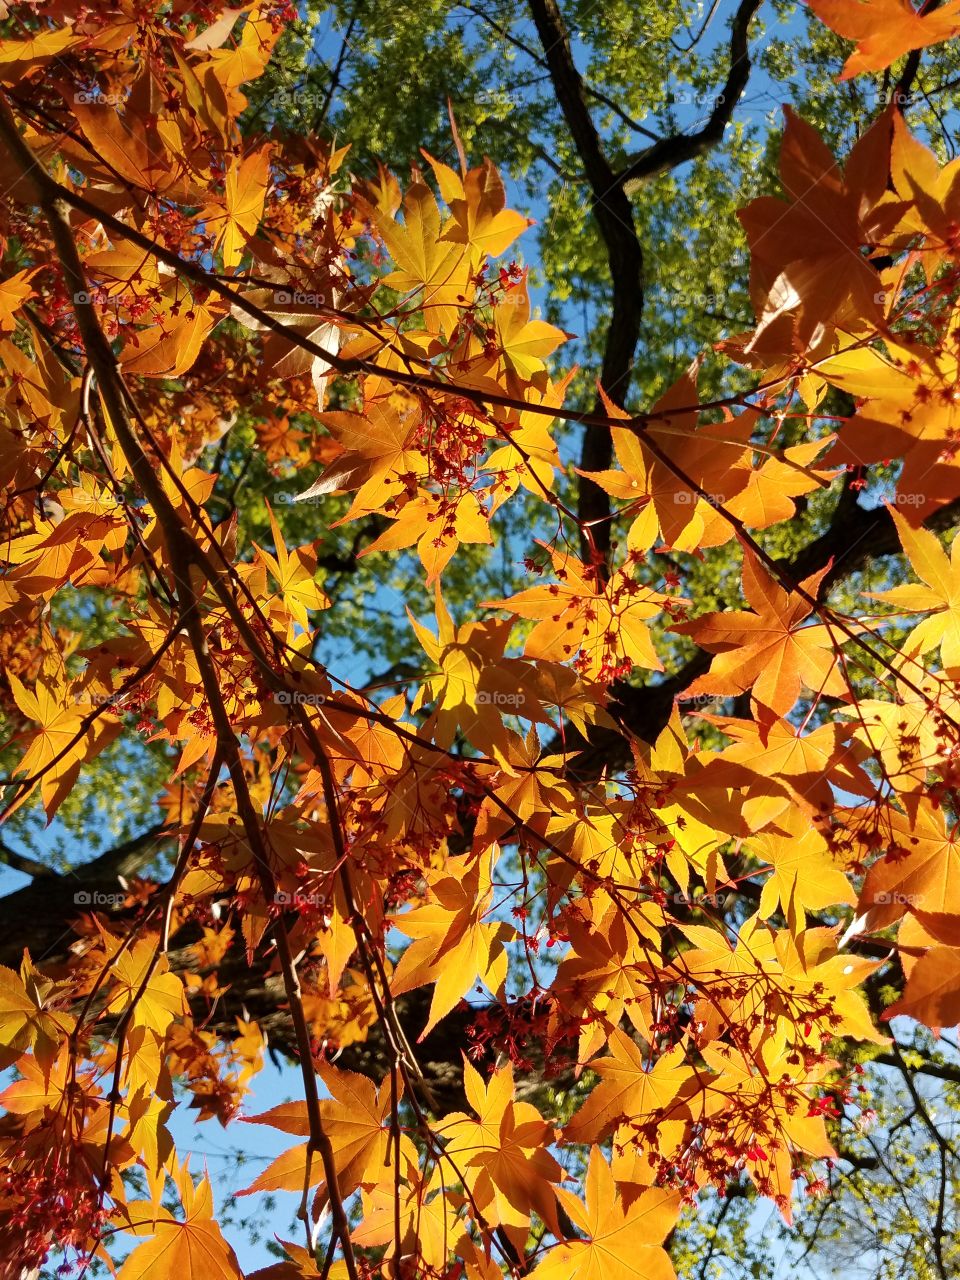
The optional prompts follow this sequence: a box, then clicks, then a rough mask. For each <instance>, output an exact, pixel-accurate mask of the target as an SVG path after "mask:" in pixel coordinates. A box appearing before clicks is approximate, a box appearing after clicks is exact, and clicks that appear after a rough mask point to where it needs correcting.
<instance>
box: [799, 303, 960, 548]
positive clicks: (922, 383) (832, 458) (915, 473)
mask: <svg viewBox="0 0 960 1280" xmlns="http://www.w3.org/2000/svg"><path fill="white" fill-rule="evenodd" d="M958 317H960V308H954V310H953V317H952V318H951V320H950V321H948V323H956V320H957V318H958ZM817 368H818V372H820V373H822V374H823V376H824V377H825V378H826V379H827V381H829V382H830V383H831V384H832V385H833V386H837V387H840V388H841V390H843V391H847V392H849V393H850V394H851V395H853V396H857V397H858V398H860V399H861V404H860V407H859V409H858V410H857V412H856V413H855V414H854V415H853V417H852V418H850V419H848V421H847V422H846V423H845V424H844V426H843V427H842V429H841V431H840V433H839V439H838V441H837V444H836V445H835V446H834V447H833V448H832V449H831V450H830V452H829V453H828V454H827V456H826V461H827V462H828V463H831V464H833V463H836V464H840V465H844V466H862V465H865V464H870V463H874V462H881V461H888V460H890V459H893V458H902V459H903V466H902V467H901V469H900V474H899V476H898V478H897V492H896V498H895V505H896V508H897V510H898V512H899V513H900V514H901V515H903V516H906V517H907V518H908V519H909V521H910V523H911V524H913V525H920V524H922V523H923V522H924V521H925V520H927V519H928V518H929V516H930V515H932V514H933V513H934V512H935V511H937V510H938V509H940V508H941V507H944V506H946V504H947V503H949V502H952V501H953V500H954V499H955V497H956V494H957V468H956V465H955V458H956V441H957V439H958V437H960V402H958V401H956V400H955V399H954V398H953V389H954V388H955V387H956V385H957V381H958V379H960V360H958V355H957V351H956V349H955V348H954V347H953V346H952V344H940V345H939V346H938V347H937V348H936V349H935V350H934V349H930V348H927V347H924V346H923V345H922V344H919V343H901V342H898V341H897V340H896V339H895V338H894V337H893V336H892V335H891V336H890V337H888V338H887V339H886V340H885V342H884V349H883V350H877V349H875V348H870V347H861V348H857V349H855V350H852V351H845V352H844V353H843V354H842V355H837V356H833V357H831V358H829V359H826V360H824V361H821V362H820V363H819V364H818V366H817Z"/></svg>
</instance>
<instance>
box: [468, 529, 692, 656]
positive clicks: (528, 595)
mask: <svg viewBox="0 0 960 1280" xmlns="http://www.w3.org/2000/svg"><path fill="white" fill-rule="evenodd" d="M550 558H551V560H552V561H553V567H554V572H555V573H556V575H557V577H558V578H559V579H560V581H559V582H557V583H549V584H547V583H544V584H543V585H541V586H536V587H528V588H527V589H526V590H525V591H520V592H518V593H517V594H516V595H515V596H511V597H510V598H509V599H507V600H485V601H484V602H483V605H482V606H481V607H482V608H485V609H504V610H506V611H507V612H508V613H515V614H517V615H518V616H519V617H521V618H533V619H536V620H537V625H536V626H535V627H534V628H533V630H532V631H531V632H530V634H529V636H528V637H527V642H526V644H525V646H524V650H523V652H524V655H525V656H526V657H529V658H547V659H554V660H556V661H558V662H563V661H564V660H565V659H569V658H571V657H576V656H577V655H578V654H579V659H578V661H577V664H576V665H577V670H578V671H580V672H581V674H583V675H587V676H590V677H591V678H599V679H600V680H604V679H609V678H610V677H611V675H612V674H613V672H614V671H616V670H617V669H618V668H620V667H626V668H628V669H629V668H632V667H633V666H639V667H646V668H647V669H648V670H651V671H662V670H663V665H662V663H661V662H660V659H659V657H658V656H657V652H656V650H655V649H654V647H653V642H652V640H651V638H650V631H649V628H648V627H647V622H648V620H649V619H651V618H654V617H656V615H657V614H658V613H659V612H660V610H661V609H662V607H663V602H664V600H666V598H667V597H666V596H663V595H661V594H660V593H659V592H657V591H653V590H651V589H650V588H649V587H646V586H643V585H641V584H640V583H639V582H637V581H636V580H635V579H634V578H633V577H632V576H631V574H630V572H629V570H628V569H627V568H621V569H617V570H616V571H615V572H614V573H613V574H612V575H611V577H610V578H609V580H608V581H607V582H605V583H602V582H601V581H600V579H599V576H598V574H597V573H596V572H595V571H594V570H592V569H590V568H588V567H587V566H586V565H584V564H583V563H582V561H580V560H578V559H577V558H576V557H575V556H572V555H569V554H566V553H564V552H561V551H551V553H550Z"/></svg>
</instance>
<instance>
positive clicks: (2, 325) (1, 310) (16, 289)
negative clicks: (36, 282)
mask: <svg viewBox="0 0 960 1280" xmlns="http://www.w3.org/2000/svg"><path fill="white" fill-rule="evenodd" d="M35 275H36V271H35V270H28V271H18V272H17V273H16V275H12V276H8V277H7V279H6V280H0V333H12V332H13V331H14V329H15V328H16V327H17V320H16V313H17V311H18V310H19V309H20V307H22V306H23V304H24V302H26V300H27V298H29V297H32V295H33V293H34V288H33V285H32V284H31V283H30V281H31V280H32V279H33V277H34V276H35Z"/></svg>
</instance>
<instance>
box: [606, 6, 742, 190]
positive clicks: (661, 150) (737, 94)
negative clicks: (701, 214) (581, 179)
mask: <svg viewBox="0 0 960 1280" xmlns="http://www.w3.org/2000/svg"><path fill="white" fill-rule="evenodd" d="M762 3H763V0H740V5H739V7H738V9H737V12H736V13H735V14H734V18H733V24H732V26H731V29H730V70H729V72H728V74H727V80H726V83H725V84H724V86H723V89H722V90H721V91H720V93H719V94H718V95H717V97H716V99H715V100H714V105H713V110H712V111H711V112H710V117H709V119H708V120H707V122H706V124H705V125H704V126H703V128H702V129H698V130H697V131H696V132H695V133H675V134H673V135H672V136H671V137H669V138H661V139H660V141H659V142H655V143H654V144H653V146H651V147H646V148H645V149H644V150H643V151H641V152H640V153H639V154H638V155H635V156H634V157H633V158H632V159H631V160H629V161H628V162H627V165H626V167H625V168H624V169H623V171H622V172H621V173H620V174H619V175H618V177H617V181H618V182H619V183H620V184H621V185H622V186H623V189H624V191H625V192H626V193H627V195H632V194H633V193H634V192H635V191H638V190H639V189H640V187H642V186H643V184H644V183H645V182H649V181H650V180H651V178H656V177H657V176H658V175H659V174H661V173H666V172H667V171H668V170H670V169H676V168H677V166H678V165H681V164H685V163H686V162H687V161H688V160H694V159H696V157H697V156H700V155H703V153H704V152H705V151H709V150H710V148H711V147H715V146H716V145H717V144H718V143H719V142H721V141H722V139H723V135H724V132H725V130H726V127H727V125H728V124H729V123H730V121H731V119H732V118H733V112H734V110H735V108H736V105H737V103H738V102H739V101H740V98H741V97H742V95H743V91H744V89H745V88H746V86H747V80H748V79H749V77H750V46H749V43H748V36H749V32H750V22H751V20H752V19H753V17H754V15H755V14H756V12H757V10H758V9H759V8H760V6H761V4H762Z"/></svg>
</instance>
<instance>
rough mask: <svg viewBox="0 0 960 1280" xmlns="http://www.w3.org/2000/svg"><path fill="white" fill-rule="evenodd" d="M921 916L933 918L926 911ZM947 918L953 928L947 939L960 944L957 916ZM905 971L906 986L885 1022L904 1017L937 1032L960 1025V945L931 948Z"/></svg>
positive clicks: (889, 1010)
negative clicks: (940, 1029)
mask: <svg viewBox="0 0 960 1280" xmlns="http://www.w3.org/2000/svg"><path fill="white" fill-rule="evenodd" d="M918 915H919V917H920V919H921V920H926V919H929V918H930V916H929V914H928V913H926V912H918ZM941 918H943V917H941ZM946 918H947V919H948V920H950V922H951V924H952V925H953V926H954V927H953V928H952V929H950V931H949V932H948V934H947V935H946V939H945V940H947V941H952V942H955V943H960V934H958V933H957V930H956V927H955V925H956V919H957V917H956V916H950V917H946ZM904 968H905V970H906V974H907V984H906V986H905V988H904V990H903V994H902V995H901V996H900V998H899V1000H895V1001H894V1003H893V1004H892V1005H890V1006H889V1007H888V1008H886V1009H885V1010H884V1011H883V1018H884V1020H889V1019H890V1018H895V1017H898V1016H899V1015H904V1016H906V1017H908V1018H914V1019H916V1021H917V1022H922V1023H923V1024H924V1025H925V1026H928V1027H933V1028H936V1029H939V1028H942V1027H955V1026H956V1025H957V1023H960V945H956V946H932V947H930V949H929V950H928V951H926V952H925V953H924V954H923V955H922V956H920V957H918V958H917V959H916V960H915V961H913V962H912V963H911V964H910V966H909V968H908V967H907V965H906V964H905V965H904Z"/></svg>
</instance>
